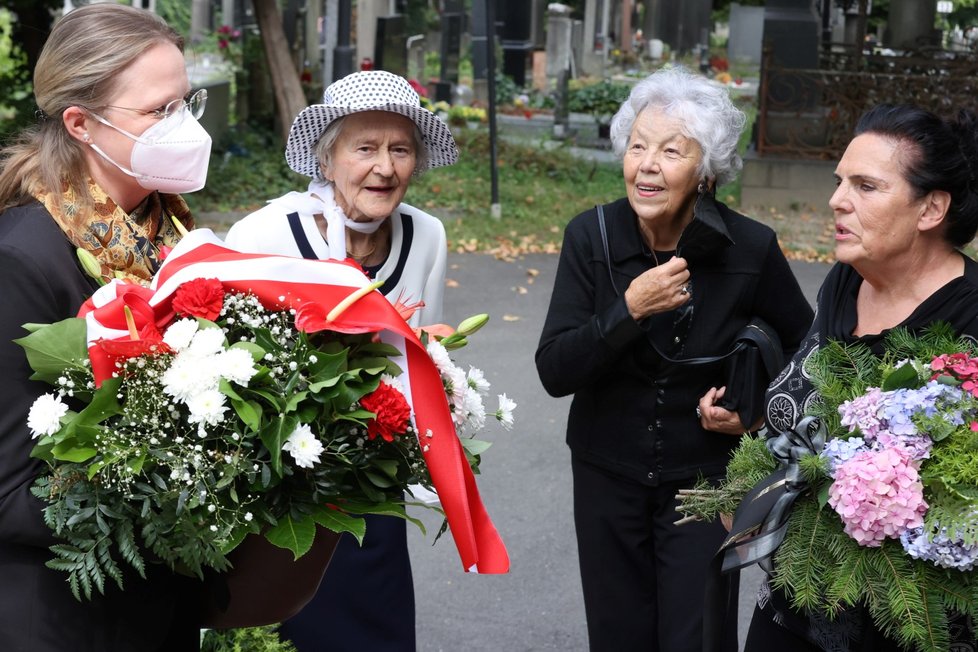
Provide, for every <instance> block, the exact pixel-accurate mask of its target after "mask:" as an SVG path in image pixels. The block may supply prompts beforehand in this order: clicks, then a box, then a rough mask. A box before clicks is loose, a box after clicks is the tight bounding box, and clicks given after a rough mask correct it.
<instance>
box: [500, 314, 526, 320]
mask: <svg viewBox="0 0 978 652" xmlns="http://www.w3.org/2000/svg"><path fill="white" fill-rule="evenodd" d="M520 319H522V317H520V316H518V315H503V321H519V320H520Z"/></svg>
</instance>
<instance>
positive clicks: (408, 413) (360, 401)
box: [19, 232, 515, 597]
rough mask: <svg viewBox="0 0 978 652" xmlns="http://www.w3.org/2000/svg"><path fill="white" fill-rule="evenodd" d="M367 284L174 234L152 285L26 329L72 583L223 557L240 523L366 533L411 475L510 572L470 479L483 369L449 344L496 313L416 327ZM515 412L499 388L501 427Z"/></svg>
mask: <svg viewBox="0 0 978 652" xmlns="http://www.w3.org/2000/svg"><path fill="white" fill-rule="evenodd" d="M202 237H204V236H200V235H197V232H195V233H194V234H192V237H190V236H188V238H186V239H185V242H187V241H192V240H194V239H198V240H199V239H201V238H202ZM242 258H244V259H245V260H242ZM242 262H243V263H244V264H243V265H242V264H241V263H242ZM242 270H246V271H244V272H242ZM205 273H206V274H216V275H218V276H221V277H222V280H220V281H219V280H217V279H216V278H209V277H206V276H199V274H205ZM242 274H244V278H242V277H241V276H242ZM283 274H284V276H283ZM323 274H325V277H323ZM317 275H318V276H317ZM374 289H375V286H374V285H370V284H368V281H367V280H366V278H365V277H364V276H363V275H362V273H360V271H359V270H358V269H356V268H355V267H353V266H351V265H346V264H344V263H338V262H322V261H294V260H290V259H283V258H279V257H271V256H244V255H242V254H238V253H237V252H232V251H230V250H225V249H220V248H218V247H216V246H214V245H213V244H211V243H204V246H200V247H196V248H195V247H193V246H192V245H191V244H187V245H185V244H184V243H181V247H178V248H177V249H176V250H174V252H173V253H172V254H171V256H170V257H169V258H168V259H167V263H166V265H164V267H163V269H162V270H161V272H160V276H158V277H157V279H156V281H154V287H153V289H146V288H141V287H136V286H132V285H124V284H121V283H113V284H111V285H108V286H105V287H103V288H101V289H100V290H99V291H98V292H97V293H96V294H95V296H93V298H92V299H91V300H89V302H88V303H86V305H85V306H84V307H83V309H82V314H81V316H80V317H79V318H74V319H68V320H65V321H62V322H58V323H55V324H50V325H29V326H28V330H30V331H32V332H31V334H30V335H28V336H27V337H25V338H23V339H21V340H19V342H20V344H21V345H22V346H23V347H24V348H25V350H26V351H27V356H28V361H29V362H30V364H31V366H32V367H33V369H34V370H35V375H34V378H35V379H38V380H42V381H46V382H48V383H50V384H52V385H54V387H55V389H54V391H52V392H50V393H48V394H45V395H43V396H41V397H40V398H39V399H37V401H36V402H35V403H34V405H33V407H32V408H31V410H30V414H29V417H28V426H29V428H30V431H31V433H32V434H33V436H34V437H35V438H36V439H37V444H36V446H35V449H34V451H33V455H34V456H35V457H38V458H40V459H42V460H44V461H45V462H47V464H48V468H49V472H48V473H47V474H46V475H44V476H42V477H41V478H40V479H39V480H38V481H37V483H36V485H35V487H34V493H35V494H36V495H37V496H39V497H40V498H42V499H44V500H45V501H46V502H47V503H48V506H47V508H46V510H45V520H46V521H47V523H48V525H49V526H50V527H51V528H52V529H53V530H54V532H55V533H56V534H57V535H58V536H59V537H60V538H61V539H62V540H63V541H62V542H61V543H59V544H57V545H55V546H53V547H52V551H53V552H54V559H53V560H52V561H51V562H50V563H49V565H51V566H52V567H54V568H56V569H60V570H64V571H66V572H67V573H68V581H69V583H70V585H71V588H72V591H73V592H74V593H75V595H76V596H81V595H84V596H86V597H88V596H90V595H91V593H92V591H93V590H98V591H102V590H103V587H104V583H105V581H106V578H111V579H113V580H115V581H116V582H117V583H119V584H120V586H121V583H122V577H123V574H122V571H121V567H120V564H123V563H124V564H128V565H130V566H132V567H133V568H135V570H136V571H137V572H140V573H142V572H143V568H144V565H145V564H146V563H147V557H149V558H150V559H152V560H153V561H161V562H164V563H166V564H168V565H169V566H170V567H172V568H175V569H178V570H184V571H186V572H191V573H194V574H197V575H201V574H202V573H203V571H204V569H205V568H207V567H210V568H213V569H216V570H218V571H221V570H224V569H225V568H227V567H228V561H227V557H226V555H227V553H228V552H230V550H232V549H233V548H234V547H235V546H236V545H237V544H238V543H240V542H241V540H242V539H243V538H244V537H245V536H247V535H249V534H257V533H261V534H263V535H264V536H265V537H266V538H267V539H268V540H269V541H271V542H272V543H274V544H276V545H279V546H281V547H284V548H287V549H289V550H291V551H292V552H293V553H294V555H295V556H296V557H299V556H301V555H302V554H304V553H305V552H306V551H308V550H309V549H310V547H311V546H312V543H313V539H314V537H315V531H316V526H317V525H318V526H323V527H326V528H328V529H330V530H333V531H335V532H348V533H350V534H352V535H353V536H355V537H357V538H358V539H362V537H363V534H364V527H365V526H364V522H363V520H362V518H360V516H361V515H362V514H366V513H371V514H388V515H396V516H400V517H404V518H410V517H408V516H407V515H406V513H405V511H404V504H405V491H408V497H409V498H408V500H410V489H409V487H411V486H415V485H420V486H422V487H425V488H426V489H429V490H434V491H436V492H437V494H438V497H439V499H440V501H441V504H442V508H443V510H444V512H445V515H446V519H447V522H448V526H449V528H450V530H451V531H452V534H453V536H454V538H455V540H456V543H457V544H458V546H459V552H460V555H461V556H462V561H463V565H464V567H465V568H466V569H470V568H475V569H478V570H479V571H480V572H505V570H506V568H507V566H508V563H507V558H506V554H505V548H504V547H503V546H502V542H501V541H500V540H499V538H498V535H497V534H496V532H495V529H494V528H493V527H492V523H491V521H490V520H489V518H488V515H487V514H486V513H485V510H484V508H483V507H482V504H481V501H480V500H479V497H478V491H477V489H476V488H475V484H474V480H472V477H471V475H472V469H477V467H478V464H479V459H480V458H479V455H480V454H481V453H482V451H484V450H485V448H486V447H487V446H488V444H487V443H485V442H481V441H479V440H477V439H474V438H473V437H472V436H473V435H474V434H475V433H477V432H478V431H479V430H480V429H481V428H482V427H483V426H484V425H485V422H486V417H487V415H486V411H485V408H484V404H483V397H484V396H485V395H486V394H487V393H488V390H489V384H488V383H487V382H486V381H485V378H484V376H483V375H482V373H481V372H479V371H478V370H476V369H470V370H469V371H468V372H464V371H462V370H461V369H460V368H459V367H458V366H456V365H455V363H454V362H453V361H452V360H451V358H450V357H449V354H448V350H450V349H456V348H459V347H460V346H462V345H464V344H465V342H466V340H467V337H468V336H469V335H471V333H473V332H474V331H475V330H477V329H478V328H479V327H480V326H481V325H482V324H483V323H485V320H486V319H487V317H486V316H480V317H477V318H473V319H469V320H466V321H465V322H463V323H462V324H461V325H460V327H459V328H458V329H457V330H456V329H450V328H447V327H445V326H440V327H439V328H438V329H433V330H434V331H435V332H437V333H438V334H437V335H435V334H432V333H426V332H421V333H420V338H419V337H418V334H417V333H415V332H413V331H412V329H410V328H409V327H407V325H406V323H405V322H404V319H403V316H402V315H399V314H398V313H397V312H396V311H395V310H394V308H393V307H391V306H390V304H389V303H387V301H386V299H384V297H383V296H381V295H379V293H377V292H373V290H374ZM426 350H427V351H430V352H431V356H433V359H432V357H431V356H429V355H428V354H427V353H426ZM514 407H515V404H514V403H513V402H512V401H510V400H509V399H507V398H506V397H505V395H502V396H500V408H499V409H498V410H497V411H496V413H495V416H496V417H497V418H498V419H499V420H500V421H501V422H502V424H503V425H504V426H506V427H510V426H511V425H512V409H513V408H514ZM457 435H461V436H457ZM411 520H414V519H411ZM415 522H417V521H415ZM417 524H418V525H419V526H420V525H421V524H420V522H417Z"/></svg>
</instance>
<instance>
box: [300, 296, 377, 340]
mask: <svg viewBox="0 0 978 652" xmlns="http://www.w3.org/2000/svg"><path fill="white" fill-rule="evenodd" d="M326 316H327V310H326V308H325V306H323V305H322V304H319V303H313V302H311V301H310V302H307V303H304V304H302V305H301V306H299V307H298V308H297V309H296V311H295V328H296V330H300V331H302V332H303V333H318V332H320V331H336V332H337V333H369V332H372V331H375V330H377V329H375V328H366V327H364V326H360V325H349V324H342V323H337V322H335V321H329V320H328V319H326Z"/></svg>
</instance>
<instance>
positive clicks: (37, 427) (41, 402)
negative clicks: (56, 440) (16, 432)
mask: <svg viewBox="0 0 978 652" xmlns="http://www.w3.org/2000/svg"><path fill="white" fill-rule="evenodd" d="M67 413H68V406H67V405H65V404H64V403H63V402H62V401H61V398H60V397H58V396H55V395H54V394H43V395H41V396H38V397H37V400H35V401H34V403H33V405H31V409H30V411H29V412H28V413H27V427H28V428H30V429H31V438H32V439H37V438H38V437H40V436H41V435H53V434H54V433H56V432H58V431H59V430H61V417H63V416H64V415H65V414H67Z"/></svg>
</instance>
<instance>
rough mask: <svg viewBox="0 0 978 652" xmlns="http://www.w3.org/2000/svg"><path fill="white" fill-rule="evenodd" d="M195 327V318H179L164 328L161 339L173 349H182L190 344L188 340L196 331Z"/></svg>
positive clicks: (190, 339) (192, 337) (191, 338)
mask: <svg viewBox="0 0 978 652" xmlns="http://www.w3.org/2000/svg"><path fill="white" fill-rule="evenodd" d="M197 328H198V324H197V320H196V319H180V320H178V321H175V322H173V324H171V325H170V327H169V328H168V329H166V332H165V333H163V341H164V342H166V344H167V346H169V347H170V348H171V349H173V350H174V351H178V352H179V351H183V350H184V349H185V348H187V347H188V346H190V342H191V341H192V340H193V339H194V335H195V334H196V333H197Z"/></svg>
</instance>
